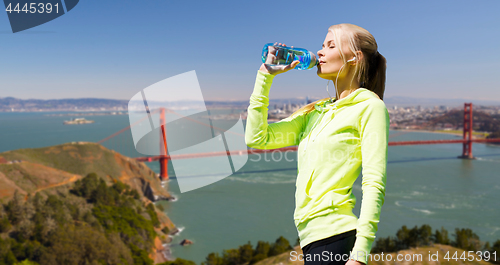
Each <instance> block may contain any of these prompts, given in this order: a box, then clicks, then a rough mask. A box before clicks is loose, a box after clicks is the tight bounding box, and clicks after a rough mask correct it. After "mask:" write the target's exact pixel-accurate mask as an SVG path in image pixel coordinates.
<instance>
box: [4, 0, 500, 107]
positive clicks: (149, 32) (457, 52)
mask: <svg viewBox="0 0 500 265" xmlns="http://www.w3.org/2000/svg"><path fill="white" fill-rule="evenodd" d="M499 10H500V1H498V0H479V1H463V0H433V1H427V0H425V1H311V2H306V1H293V0H292V1H174V0H147V1H139V0H105V1H86V0H81V1H80V3H79V4H78V5H77V6H76V7H75V8H74V9H73V10H71V11H70V12H69V13H67V14H66V15H64V16H62V17H60V18H57V19H55V20H53V21H50V22H48V23H45V24H43V25H40V26H38V27H35V28H32V29H29V30H26V31H23V32H19V33H15V34H13V33H12V31H11V29H10V25H9V21H8V17H7V14H6V12H0V47H1V49H0V58H1V61H0V80H1V81H0V82H1V83H0V97H8V96H12V97H17V98H23V99H28V98H39V99H58V98H82V97H97V98H112V99H130V98H131V97H132V96H133V95H135V94H136V93H137V92H139V91H140V90H141V89H143V88H145V87H147V86H149V85H151V84H154V83H156V82H158V81H160V80H163V79H165V78H168V77H171V76H175V75H177V74H181V73H184V72H187V71H191V70H195V71H196V74H197V77H198V80H199V83H200V87H201V90H202V93H203V96H204V97H205V99H207V100H248V99H249V97H250V94H251V92H252V90H253V85H254V82H255V76H256V74H257V70H258V68H259V66H260V64H261V58H260V55H261V50H262V47H263V46H264V44H266V43H268V42H276V41H278V42H284V43H286V44H287V45H293V46H296V47H301V48H306V49H309V50H312V51H314V52H317V51H318V50H319V49H320V47H321V44H322V43H323V40H324V38H325V35H326V33H327V29H328V27H329V26H331V25H333V24H339V23H352V24H356V25H359V26H361V27H364V28H366V29H367V30H368V31H370V32H371V33H372V34H373V35H374V36H375V38H376V40H377V42H378V45H379V51H380V53H381V54H383V55H384V56H385V57H386V58H387V61H388V69H387V85H386V93H385V97H392V96H409V97H417V98H442V99H450V98H464V99H476V100H496V101H500V91H499V85H498V81H497V78H498V76H499V74H500V70H499V69H500V51H499V49H498V47H499V43H500V18H499V17H500V16H498V11H499ZM325 87H326V80H324V79H321V78H319V77H318V76H317V75H316V71H315V70H310V71H299V70H292V71H289V72H287V73H284V74H281V75H278V76H277V77H276V78H275V79H274V83H273V87H272V89H271V92H270V97H271V98H290V97H305V96H310V97H327V96H328V95H327V93H326V91H325ZM330 91H333V89H332V90H330ZM331 94H333V93H331Z"/></svg>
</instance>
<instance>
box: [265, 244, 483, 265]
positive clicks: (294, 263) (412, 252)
mask: <svg viewBox="0 0 500 265" xmlns="http://www.w3.org/2000/svg"><path fill="white" fill-rule="evenodd" d="M292 251H295V252H296V253H295V252H292V254H290V252H285V253H283V254H280V255H278V256H274V257H270V258H267V259H264V260H261V261H260V262H257V263H255V265H275V264H280V265H299V264H300V265H302V264H304V261H300V260H298V257H299V255H300V254H302V250H301V249H300V247H299V246H296V247H295V248H294V250H292ZM455 252H456V253H457V256H456V257H458V260H457V259H452V257H453V255H454V254H455ZM429 253H431V255H432V254H436V253H438V256H439V257H438V258H437V259H434V260H437V261H429ZM446 253H449V259H448V260H447V259H445V254H446ZM463 253H465V254H464V256H465V257H467V251H465V250H463V249H458V248H454V247H452V246H449V245H442V244H434V246H430V247H419V248H411V249H408V250H400V251H398V252H392V253H385V252H384V255H383V256H384V261H368V264H369V265H389V264H405V265H417V264H418V265H427V264H429V265H430V264H433V265H448V264H478V265H479V264H484V265H491V264H492V263H489V262H486V261H484V260H481V261H478V259H479V257H478V256H475V259H474V260H473V261H468V260H465V261H464V260H461V259H460V256H461V255H462V254H463ZM398 254H399V257H400V259H403V260H400V261H397V257H398V256H397V255H398ZM407 254H409V256H408V255H407ZM292 255H293V256H292ZM372 255H373V256H374V257H375V255H374V254H372ZM405 255H406V257H408V260H410V261H405V260H404V257H405ZM420 255H421V256H420ZM388 256H390V257H391V258H390V259H392V261H387V259H388ZM379 257H380V255H379ZM411 257H415V258H411ZM417 257H422V258H421V260H420V261H417ZM433 257H435V256H433ZM290 258H292V259H293V260H290ZM301 259H302V256H301ZM412 259H413V260H412Z"/></svg>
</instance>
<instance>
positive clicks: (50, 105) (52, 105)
mask: <svg viewBox="0 0 500 265" xmlns="http://www.w3.org/2000/svg"><path fill="white" fill-rule="evenodd" d="M127 104H128V100H115V99H102V98H70V99H48V100H43V99H17V98H13V97H7V98H0V111H12V110H13V111H20V110H23V111H51V110H52V111H53V110H56V111H57V110H82V109H95V110H100V109H107V110H109V109H117V110H118V109H121V110H126V109H127Z"/></svg>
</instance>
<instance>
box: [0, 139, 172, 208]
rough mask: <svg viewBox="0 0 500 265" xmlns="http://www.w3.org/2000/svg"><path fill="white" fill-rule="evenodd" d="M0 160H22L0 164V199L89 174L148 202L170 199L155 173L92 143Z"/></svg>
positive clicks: (37, 150)
mask: <svg viewBox="0 0 500 265" xmlns="http://www.w3.org/2000/svg"><path fill="white" fill-rule="evenodd" d="M0 160H3V161H22V162H19V163H11V164H6V163H5V162H4V164H1V162H0V185H6V186H7V187H8V188H7V192H6V191H1V190H0V200H2V199H4V198H10V197H12V195H13V194H12V192H8V191H13V190H15V189H21V190H22V191H24V192H23V193H35V192H37V191H38V190H41V189H45V188H47V187H51V186H53V185H59V184H62V183H66V184H67V183H70V182H74V181H75V180H76V179H77V178H81V177H84V176H86V175H87V174H89V173H92V172H93V173H96V174H97V175H98V176H100V177H102V178H103V179H104V181H106V183H107V184H108V185H110V184H112V183H114V182H116V181H118V180H119V181H121V182H123V183H125V184H128V185H129V186H130V187H132V188H134V189H136V190H137V191H138V192H139V193H140V195H144V196H145V197H147V198H148V199H149V200H151V201H155V200H157V199H158V198H160V199H161V198H169V197H171V196H170V194H169V193H168V191H166V190H165V189H164V188H163V187H162V186H161V181H160V180H159V179H158V177H157V176H156V173H155V172H154V171H152V170H151V169H150V168H148V167H147V166H146V165H145V164H144V163H142V162H138V161H136V160H135V159H131V158H128V157H125V156H123V155H121V154H119V153H116V152H114V151H112V150H109V149H106V148H105V147H103V146H102V145H99V144H96V143H86V142H76V143H66V144H61V145H56V146H49V147H43V148H33V149H19V150H12V151H7V152H3V153H0Z"/></svg>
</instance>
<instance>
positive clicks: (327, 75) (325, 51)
mask: <svg viewBox="0 0 500 265" xmlns="http://www.w3.org/2000/svg"><path fill="white" fill-rule="evenodd" d="M347 46H348V45H346V44H343V45H342V47H343V49H342V50H343V53H344V56H346V61H347V60H350V59H352V58H353V57H354V56H353V54H352V52H351V51H350V50H349V49H348V48H347ZM318 60H319V64H318V66H317V67H318V72H317V74H318V76H319V77H321V78H324V79H330V80H333V79H335V78H336V77H337V74H338V72H339V70H340V68H341V67H342V65H344V61H342V58H341V57H340V51H339V49H338V47H337V45H336V43H335V41H334V40H333V33H332V32H331V31H328V34H326V38H325V41H324V42H323V46H322V49H321V50H319V51H318ZM347 64H348V63H347ZM347 64H346V65H345V66H344V68H343V69H342V73H341V75H345V74H346V72H347V69H346V68H347V67H348V65H347Z"/></svg>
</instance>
